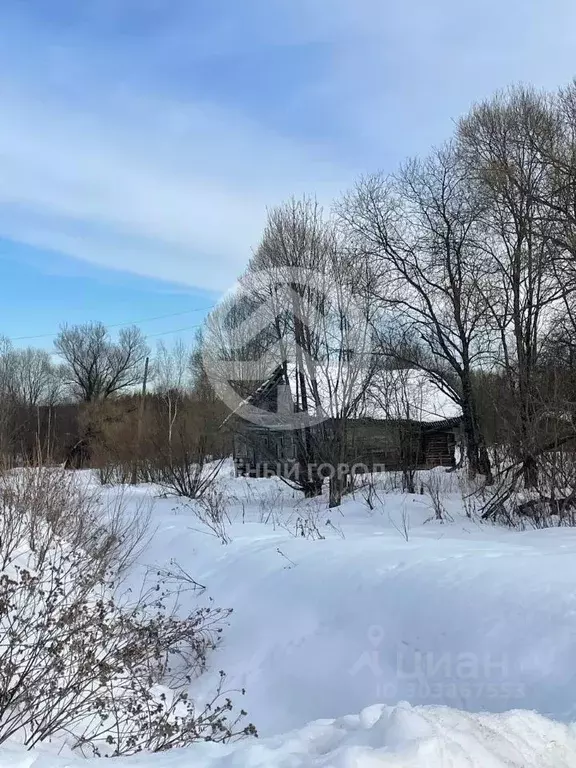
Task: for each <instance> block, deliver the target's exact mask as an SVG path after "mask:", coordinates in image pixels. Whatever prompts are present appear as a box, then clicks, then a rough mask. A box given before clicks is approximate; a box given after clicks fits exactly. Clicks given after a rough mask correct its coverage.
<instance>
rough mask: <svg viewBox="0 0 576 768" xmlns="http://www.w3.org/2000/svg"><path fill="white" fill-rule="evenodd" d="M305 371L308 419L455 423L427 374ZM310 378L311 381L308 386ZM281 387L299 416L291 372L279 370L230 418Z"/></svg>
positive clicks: (449, 403) (452, 409)
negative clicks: (319, 415)
mask: <svg viewBox="0 0 576 768" xmlns="http://www.w3.org/2000/svg"><path fill="white" fill-rule="evenodd" d="M311 370H312V375H311V374H310V371H309V370H306V371H305V375H304V379H305V386H306V389H307V401H308V402H307V406H308V408H307V411H308V413H315V414H316V413H323V414H324V415H325V416H326V417H327V418H338V417H341V416H343V415H345V416H347V417H348V418H353V419H360V418H367V419H377V420H393V421H405V420H408V421H414V422H424V423H427V424H430V425H433V424H440V423H444V422H446V421H447V420H450V421H452V422H454V423H455V424H456V423H458V422H459V420H460V418H461V415H462V412H461V409H460V407H459V406H458V405H457V403H455V402H454V399H453V398H452V397H450V395H449V394H448V389H449V388H448V387H447V386H446V388H442V387H440V386H439V384H438V383H437V382H436V381H435V380H433V379H432V378H431V377H430V376H429V375H428V374H426V373H425V372H423V371H420V370H414V369H399V370H382V371H379V372H378V373H377V374H375V375H374V374H370V376H368V375H367V373H366V372H362V371H357V370H352V369H351V368H350V369H349V370H347V369H346V366H345V365H342V364H341V363H340V364H339V366H338V367H336V366H322V365H316V366H314V367H313V368H312V369H311ZM312 376H313V377H314V379H313V380H312ZM279 385H284V386H285V387H286V388H287V389H288V392H289V393H290V396H291V400H292V402H293V403H294V404H295V408H296V409H297V410H302V398H301V395H300V392H299V389H300V387H299V377H297V376H296V366H295V365H293V364H291V365H288V366H286V367H285V366H284V365H279V366H278V367H277V368H276V369H275V370H274V371H273V372H272V374H271V375H270V376H269V377H268V378H267V379H266V380H265V381H263V382H262V383H261V384H260V386H259V387H258V388H257V389H255V390H254V392H253V393H252V394H251V395H250V396H249V397H247V398H245V400H243V401H242V403H240V405H239V406H238V407H237V408H236V409H235V410H234V411H233V412H232V413H230V414H229V416H228V417H227V418H226V419H225V420H224V422H223V423H224V424H225V423H226V422H227V421H228V420H229V419H230V418H231V417H232V416H233V415H235V414H236V415H239V416H240V417H241V416H242V407H243V406H245V405H251V406H257V405H258V403H259V402H262V400H263V399H264V398H265V396H266V394H267V393H268V392H269V391H270V390H271V389H272V388H273V387H275V386H279Z"/></svg>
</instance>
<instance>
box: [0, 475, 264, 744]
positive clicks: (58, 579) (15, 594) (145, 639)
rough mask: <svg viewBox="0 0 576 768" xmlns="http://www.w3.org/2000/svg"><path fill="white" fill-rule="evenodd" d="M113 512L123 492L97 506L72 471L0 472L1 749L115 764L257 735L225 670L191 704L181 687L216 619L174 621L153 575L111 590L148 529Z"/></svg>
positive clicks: (215, 634) (201, 663)
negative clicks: (55, 745)
mask: <svg viewBox="0 0 576 768" xmlns="http://www.w3.org/2000/svg"><path fill="white" fill-rule="evenodd" d="M125 512H126V502H125V499H124V497H123V496H122V497H119V498H118V499H117V500H116V501H113V503H112V505H111V508H110V509H107V508H106V507H105V506H104V505H103V503H102V500H101V498H100V497H99V496H98V494H96V493H95V492H94V490H93V489H91V488H90V487H89V486H87V485H86V483H84V482H82V480H81V479H78V476H77V475H74V474H72V473H66V472H64V471H61V470H47V469H42V470H38V471H32V470H27V471H17V472H13V473H8V474H4V475H0V525H1V526H2V530H1V532H0V564H1V566H2V567H1V570H0V742H3V741H5V740H7V739H12V738H16V739H18V740H20V741H21V742H23V743H24V744H25V745H26V746H28V747H30V748H32V747H33V746H35V745H36V744H38V743H39V742H42V741H45V740H47V739H57V740H63V741H65V742H66V743H68V744H69V745H70V746H71V747H72V748H75V749H78V750H79V751H81V752H82V753H83V754H85V753H86V752H91V753H92V754H96V755H106V756H113V755H120V754H130V753H132V752H138V751H140V750H150V751H160V750H165V749H169V748H170V747H172V746H183V745H185V744H188V743H190V742H192V741H195V740H198V739H203V740H214V741H226V740H229V739H232V738H236V737H239V736H242V735H248V734H251V733H255V729H254V728H253V726H251V725H249V726H245V727H241V726H240V725H239V720H240V718H242V717H243V716H244V713H243V711H241V712H240V713H239V714H238V716H235V715H234V714H233V708H232V704H231V701H230V699H229V698H228V696H227V695H226V693H225V692H224V691H223V679H224V678H223V676H222V682H221V685H220V687H219V688H218V690H217V691H216V692H215V696H214V699H213V701H211V702H210V703H209V704H208V705H206V706H205V707H203V708H202V709H201V710H197V709H196V707H195V705H194V702H193V701H191V700H190V699H189V698H188V695H187V691H186V686H187V684H188V683H189V682H190V680H191V677H192V675H195V674H198V673H199V672H201V671H202V670H203V669H204V668H205V665H206V657H207V654H208V653H209V652H210V651H211V650H212V649H213V648H214V647H215V645H216V643H217V642H218V638H219V635H220V633H221V631H222V623H223V620H224V619H225V618H226V616H227V615H228V612H226V611H224V612H223V611H220V610H218V609H215V608H212V607H210V606H208V607H200V608H198V609H197V610H195V611H192V612H190V613H188V614H187V615H184V616H180V615H178V614H177V602H178V601H177V600H174V594H173V590H171V589H170V588H164V587H163V584H165V580H163V579H162V578H160V579H159V581H158V582H157V583H156V584H153V585H152V586H150V588H149V589H148V590H147V591H146V592H145V593H144V594H142V595H141V596H140V597H139V598H138V599H136V600H135V601H132V599H131V598H130V595H129V594H128V595H124V596H123V597H121V598H119V597H118V596H117V592H116V590H115V586H116V583H117V581H118V578H119V576H120V574H121V573H122V570H123V569H124V568H126V566H127V564H128V563H129V562H130V561H131V560H132V559H133V558H134V557H135V553H136V552H137V551H138V547H139V546H140V545H141V544H142V542H143V541H145V531H146V528H145V523H144V522H142V521H141V523H140V527H139V528H138V527H137V526H136V529H135V530H133V525H134V524H135V521H134V517H133V516H132V517H130V515H128V517H127V518H124V517H123V515H124V513H125ZM170 606H172V607H171V608H170Z"/></svg>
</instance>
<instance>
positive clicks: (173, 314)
mask: <svg viewBox="0 0 576 768" xmlns="http://www.w3.org/2000/svg"><path fill="white" fill-rule="evenodd" d="M215 306H216V305H215V304H212V305H211V306H210V307H197V308H196V309H186V310H184V311H183V312H171V313H170V314H169V315H156V317H145V318H143V319H142V320H129V321H127V322H125V323H112V324H111V325H106V328H120V327H121V326H125V325H140V324H141V323H151V322H153V321H154V320H165V319H166V318H169V317H182V315H190V314H192V312H207V311H208V310H209V309H214V307H215ZM200 325H201V323H200V324H199V325H192V326H190V328H199V327H200ZM190 328H180V329H177V330H175V331H163V332H162V333H152V334H150V335H151V336H163V335H165V334H169V333H178V331H179V330H180V331H187V330H190ZM58 333H59V331H56V333H40V334H38V335H36V336H12V338H11V339H10V341H28V340H32V339H49V338H53V337H54V336H57V335H58Z"/></svg>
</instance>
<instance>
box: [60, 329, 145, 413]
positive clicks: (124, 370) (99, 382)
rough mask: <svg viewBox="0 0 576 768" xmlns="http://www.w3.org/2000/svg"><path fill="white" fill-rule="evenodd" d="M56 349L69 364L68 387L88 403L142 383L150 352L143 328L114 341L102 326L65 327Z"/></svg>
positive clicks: (67, 370) (126, 331)
mask: <svg viewBox="0 0 576 768" xmlns="http://www.w3.org/2000/svg"><path fill="white" fill-rule="evenodd" d="M55 347H56V351H57V353H58V354H59V355H60V356H61V357H62V358H63V359H64V361H65V365H66V379H67V382H68V384H69V385H70V387H71V388H72V390H73V391H74V393H75V395H76V396H77V397H78V398H79V399H80V400H82V401H83V402H87V403H89V402H93V401H95V400H103V399H105V398H107V397H110V396H112V395H115V394H117V393H118V392H121V391H122V390H125V389H127V388H129V387H133V386H135V385H136V384H138V383H140V382H141V381H142V376H143V371H144V364H145V360H146V357H147V355H148V352H149V350H148V347H147V345H146V342H145V339H144V336H143V335H142V332H141V331H140V329H139V328H136V327H135V326H132V327H130V328H123V329H122V330H121V331H120V333H119V336H118V340H117V341H112V340H111V339H110V336H109V334H108V331H107V329H106V328H105V326H104V325H103V324H102V323H87V324H85V325H75V326H64V327H63V328H62V329H61V330H60V333H59V334H58V336H57V338H56V341H55Z"/></svg>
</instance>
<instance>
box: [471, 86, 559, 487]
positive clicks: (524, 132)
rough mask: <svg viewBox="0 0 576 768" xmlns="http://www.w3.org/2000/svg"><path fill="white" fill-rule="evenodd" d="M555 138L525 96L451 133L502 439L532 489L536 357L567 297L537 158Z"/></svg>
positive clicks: (542, 103) (547, 185) (481, 109)
mask: <svg viewBox="0 0 576 768" xmlns="http://www.w3.org/2000/svg"><path fill="white" fill-rule="evenodd" d="M557 131H558V121H557V119H556V116H555V114H554V111H553V109H552V108H551V104H550V100H549V98H548V97H546V96H543V95H540V94H537V93H535V92H534V91H532V90H531V89H524V88H515V89H511V90H510V91H508V92H506V93H504V94H498V95H497V96H496V97H494V98H493V99H491V100H489V101H488V102H485V103H483V104H480V105H478V106H477V107H475V108H474V109H473V110H472V112H471V114H470V115H469V116H467V117H466V118H465V119H464V120H463V121H462V122H461V124H460V130H459V141H460V146H461V151H462V154H463V156H464V158H465V162H466V164H467V167H468V173H467V177H468V183H469V184H471V185H474V186H475V187H477V188H478V190H479V193H480V194H481V195H482V196H483V199H484V200H485V202H486V206H485V209H484V212H483V216H482V226H483V230H484V243H483V250H484V253H485V257H486V258H485V263H486V267H487V272H488V274H489V275H490V282H489V284H488V286H487V289H485V290H484V291H483V296H484V300H485V305H486V308H487V310H488V312H489V320H490V322H491V324H492V326H493V328H494V329H495V331H496V332H497V335H498V337H499V346H498V350H497V356H496V361H497V363H498V365H500V366H501V367H502V368H503V370H504V372H505V374H506V377H507V381H508V384H509V387H510V390H511V392H512V393H513V395H514V400H515V402H516V403H517V408H516V409H515V412H514V414H513V420H512V421H511V422H510V424H509V435H510V439H511V442H512V444H513V446H514V451H515V453H516V459H517V460H519V461H520V462H521V464H522V468H523V480H524V484H525V486H526V487H534V486H536V485H537V483H538V468H537V455H538V452H539V447H538V429H537V428H536V423H537V420H538V415H537V410H538V399H539V398H538V395H537V389H538V382H537V379H538V367H539V355H540V351H541V347H542V341H543V338H545V335H546V333H547V329H548V327H549V324H550V321H551V318H552V316H553V314H554V310H555V308H556V307H558V305H559V302H560V300H561V299H562V298H563V297H566V295H567V292H566V286H565V285H563V283H562V281H559V280H558V273H559V271H561V269H562V265H563V264H564V263H565V250H564V246H563V245H562V244H561V243H559V242H558V238H557V234H558V226H557V223H556V222H554V221H553V219H552V217H551V216H550V215H549V206H548V205H547V204H545V203H544V202H543V201H544V200H546V199H547V198H548V199H553V198H554V196H555V195H554V179H553V175H552V174H551V173H550V168H549V164H548V163H547V162H546V160H545V157H544V154H543V151H542V148H543V147H547V148H551V147H553V146H554V144H555V142H556V136H557Z"/></svg>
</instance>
